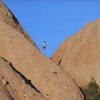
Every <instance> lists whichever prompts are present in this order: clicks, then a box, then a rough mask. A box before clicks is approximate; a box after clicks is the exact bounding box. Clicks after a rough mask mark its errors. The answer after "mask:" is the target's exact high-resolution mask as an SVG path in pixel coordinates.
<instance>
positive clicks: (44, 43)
mask: <svg viewBox="0 0 100 100" xmlns="http://www.w3.org/2000/svg"><path fill="white" fill-rule="evenodd" d="M42 45H43V48H42V49H43V50H44V49H46V46H47V43H46V41H44V42H43V43H42Z"/></svg>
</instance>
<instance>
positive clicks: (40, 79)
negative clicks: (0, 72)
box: [0, 9, 83, 100]
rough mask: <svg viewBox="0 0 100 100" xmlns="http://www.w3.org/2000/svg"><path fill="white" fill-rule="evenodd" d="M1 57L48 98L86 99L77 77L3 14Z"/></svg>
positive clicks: (0, 19)
mask: <svg viewBox="0 0 100 100" xmlns="http://www.w3.org/2000/svg"><path fill="white" fill-rule="evenodd" d="M3 10H4V9H3ZM4 11H5V10H4ZM7 12H9V11H7ZM0 16H1V15H0ZM8 20H9V18H8ZM0 56H1V57H4V58H5V59H7V60H9V61H11V62H12V64H13V65H14V66H15V68H16V70H18V71H19V72H20V73H22V74H23V75H25V77H27V78H28V79H29V80H30V81H31V82H32V84H34V85H35V87H36V88H37V89H38V90H39V92H40V93H41V94H43V95H44V96H45V97H46V99H49V100H83V96H82V94H81V92H80V90H79V88H78V87H77V85H76V84H75V82H74V80H73V79H72V78H71V77H70V76H69V75H68V74H67V73H66V72H64V71H63V70H62V69H61V68H59V67H58V66H57V65H56V64H54V63H52V61H51V60H50V59H49V58H48V57H46V56H44V55H43V54H42V53H41V52H40V51H39V50H38V49H37V48H36V46H34V45H33V44H32V43H30V42H29V40H28V39H26V38H25V36H24V35H23V34H21V33H20V31H18V30H16V29H15V28H13V27H12V26H11V25H9V24H7V23H6V22H5V21H4V20H3V19H2V17H0Z"/></svg>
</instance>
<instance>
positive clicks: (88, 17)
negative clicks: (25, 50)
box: [3, 0, 100, 57]
mask: <svg viewBox="0 0 100 100" xmlns="http://www.w3.org/2000/svg"><path fill="white" fill-rule="evenodd" d="M3 2H5V4H6V5H7V6H8V7H9V9H10V10H11V11H12V12H13V13H14V15H15V16H16V17H17V19H18V20H19V22H20V24H21V25H22V26H23V27H24V29H25V30H26V31H27V32H28V34H30V36H31V37H32V39H33V40H34V41H35V43H36V44H37V46H38V47H39V48H40V49H41V48H42V42H43V41H46V42H47V48H46V50H44V51H43V53H44V54H45V55H47V56H49V57H50V56H51V55H52V53H53V52H54V51H55V50H56V48H57V47H58V46H59V45H60V43H61V42H62V41H63V40H65V39H66V38H67V36H69V35H71V34H74V33H75V32H76V31H78V30H79V29H80V28H82V27H83V26H84V25H85V23H87V22H89V21H92V20H94V19H96V18H100V0H3Z"/></svg>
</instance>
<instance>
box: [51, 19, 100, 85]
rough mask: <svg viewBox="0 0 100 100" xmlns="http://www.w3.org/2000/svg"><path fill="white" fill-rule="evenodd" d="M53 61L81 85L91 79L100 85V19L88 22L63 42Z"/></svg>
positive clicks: (53, 56)
mask: <svg viewBox="0 0 100 100" xmlns="http://www.w3.org/2000/svg"><path fill="white" fill-rule="evenodd" d="M52 61H53V62H54V63H56V64H58V65H59V66H61V67H62V68H63V69H64V71H66V72H68V73H69V74H70V75H71V76H72V77H73V78H74V79H75V80H76V82H77V84H78V85H79V86H85V85H87V84H88V83H89V82H90V81H91V80H94V81H97V83H99V85H100V78H99V76H100V19H96V20H94V21H92V22H89V23H87V24H86V25H85V26H84V27H83V28H82V29H81V30H79V31H78V32H77V33H76V34H74V35H72V36H69V37H68V38H67V39H66V40H65V41H64V42H62V43H61V45H60V46H59V47H58V49H57V50H56V51H55V52H54V54H53V55H52Z"/></svg>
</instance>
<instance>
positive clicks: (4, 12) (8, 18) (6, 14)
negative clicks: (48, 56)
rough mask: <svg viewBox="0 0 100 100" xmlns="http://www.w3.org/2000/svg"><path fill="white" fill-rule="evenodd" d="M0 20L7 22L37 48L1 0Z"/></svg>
mask: <svg viewBox="0 0 100 100" xmlns="http://www.w3.org/2000/svg"><path fill="white" fill-rule="evenodd" d="M0 20H3V21H4V22H6V24H8V25H9V26H11V27H12V28H14V29H15V30H17V31H18V32H20V34H22V35H23V36H24V37H25V38H26V39H27V40H28V41H29V42H30V43H32V44H33V45H34V46H35V47H36V48H37V46H36V44H35V43H34V42H33V40H32V39H31V37H30V36H29V35H28V34H27V33H26V32H25V30H24V29H23V28H22V27H21V25H20V24H19V22H18V20H17V19H16V17H15V16H14V15H13V14H12V12H11V11H10V10H9V9H8V8H7V7H6V6H5V5H4V4H3V2H2V1H1V0H0Z"/></svg>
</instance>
